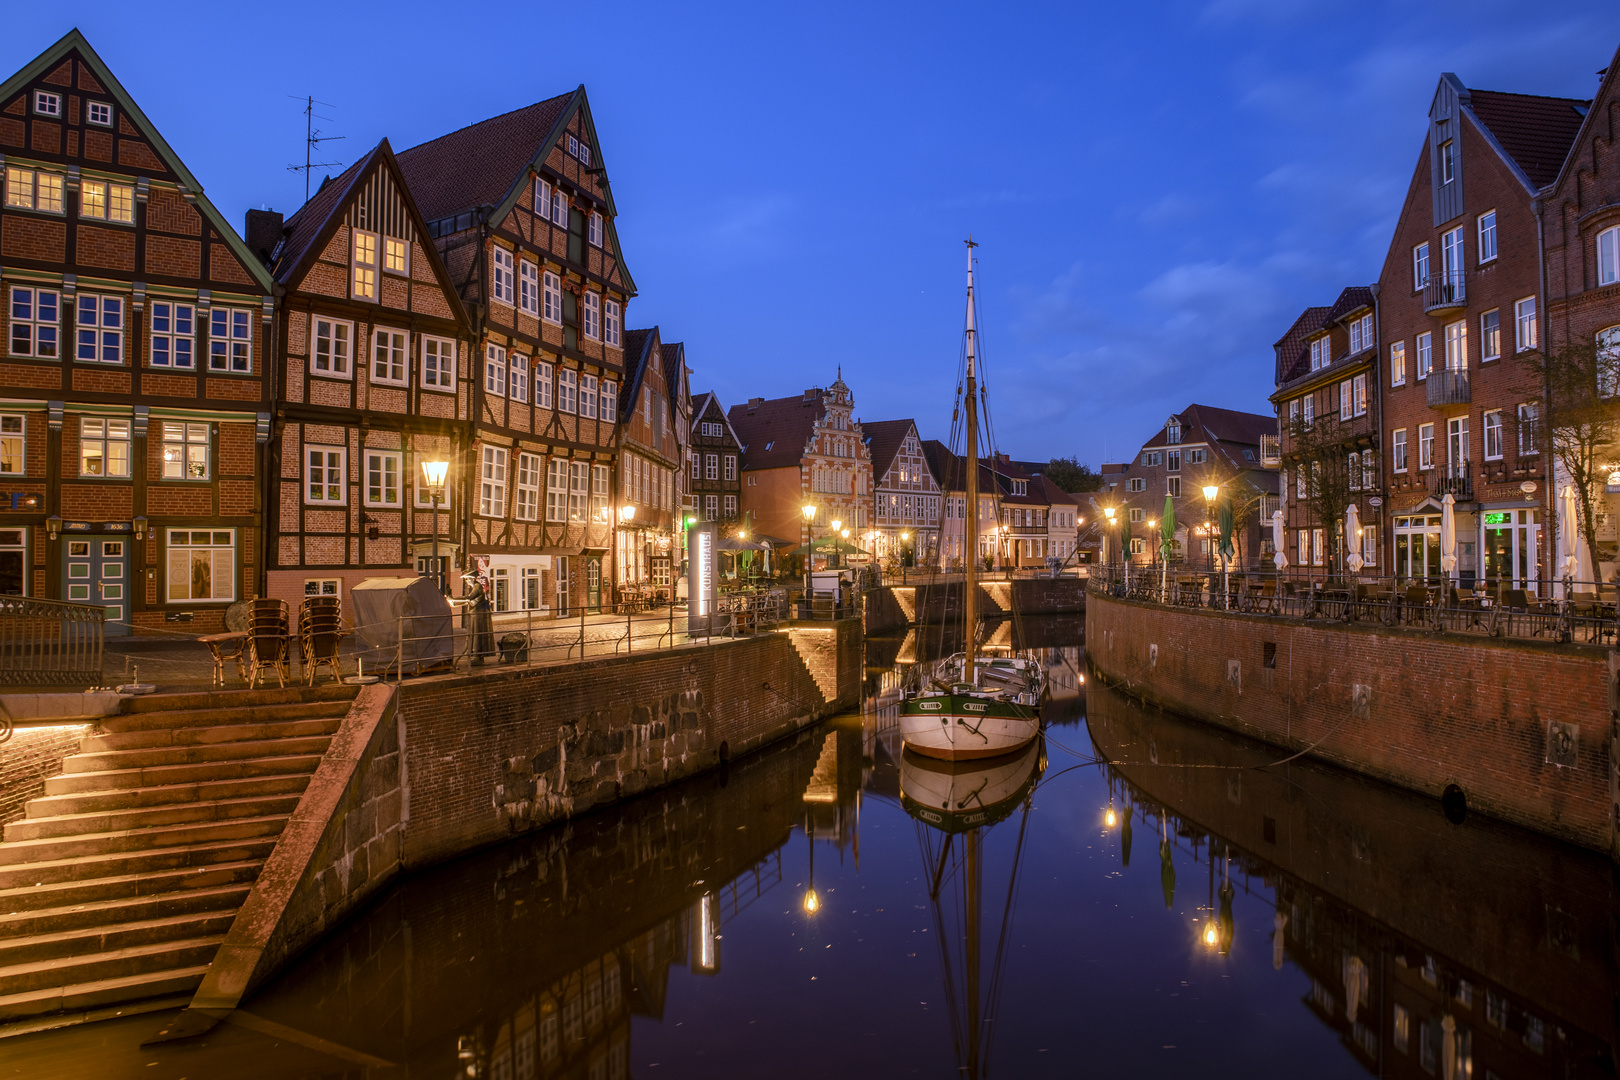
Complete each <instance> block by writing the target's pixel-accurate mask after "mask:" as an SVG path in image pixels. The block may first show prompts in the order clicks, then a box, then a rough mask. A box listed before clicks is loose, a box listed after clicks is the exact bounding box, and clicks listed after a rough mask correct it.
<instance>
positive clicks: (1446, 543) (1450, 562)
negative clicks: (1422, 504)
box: [1440, 491, 1457, 574]
mask: <svg viewBox="0 0 1620 1080" xmlns="http://www.w3.org/2000/svg"><path fill="white" fill-rule="evenodd" d="M1456 502H1457V496H1455V495H1453V494H1452V493H1451V492H1449V491H1448V492H1446V497H1445V498H1443V499H1441V500H1440V569H1441V570H1444V571H1445V572H1446V573H1448V574H1449V573H1451V572H1452V571H1453V570H1455V569H1457V515H1456V513H1455V512H1454V511H1453V510H1452V507H1453V506H1454V505H1456Z"/></svg>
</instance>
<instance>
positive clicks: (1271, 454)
mask: <svg viewBox="0 0 1620 1080" xmlns="http://www.w3.org/2000/svg"><path fill="white" fill-rule="evenodd" d="M1260 462H1261V464H1263V465H1281V464H1282V441H1281V440H1280V439H1279V438H1278V437H1277V436H1275V435H1262V436H1260Z"/></svg>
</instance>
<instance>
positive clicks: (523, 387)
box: [508, 356, 529, 402]
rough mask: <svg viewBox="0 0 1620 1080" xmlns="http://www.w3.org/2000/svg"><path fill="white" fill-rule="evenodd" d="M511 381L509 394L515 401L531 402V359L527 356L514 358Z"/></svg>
mask: <svg viewBox="0 0 1620 1080" xmlns="http://www.w3.org/2000/svg"><path fill="white" fill-rule="evenodd" d="M510 375H511V381H510V383H509V384H508V390H509V394H508V396H509V397H511V399H512V400H513V401H524V402H526V401H528V400H529V359H528V357H526V356H513V357H512V364H511V372H510Z"/></svg>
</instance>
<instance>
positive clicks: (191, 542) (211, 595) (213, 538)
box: [168, 529, 236, 604]
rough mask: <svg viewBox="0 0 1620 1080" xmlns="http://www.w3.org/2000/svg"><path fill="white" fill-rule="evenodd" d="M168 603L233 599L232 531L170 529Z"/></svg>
mask: <svg viewBox="0 0 1620 1080" xmlns="http://www.w3.org/2000/svg"><path fill="white" fill-rule="evenodd" d="M168 570H169V581H168V599H169V603H171V604H176V603H186V602H189V601H199V600H208V601H217V600H235V599H236V530H235V529H170V530H169V551H168Z"/></svg>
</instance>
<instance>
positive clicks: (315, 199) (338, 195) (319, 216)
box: [271, 139, 388, 285]
mask: <svg viewBox="0 0 1620 1080" xmlns="http://www.w3.org/2000/svg"><path fill="white" fill-rule="evenodd" d="M386 145H388V140H387V139H384V140H383V141H382V142H380V143H378V144H377V145H376V146H374V147H372V149H371V152H370V153H369V154H367V155H366V156H365V157H363V158H361V159H360V160H359V161H357V162H355V163H354V164H353V165H350V166H349V167H348V168H347V169H344V170H343V172H341V173H340V174H338V176H337V177H336V178H329V179H327V180H326V181H325V182H323V183H322V184H321V188H320V190H319V191H317V192H316V193H315V194H314V195H312V196H310V199H309V202H307V203H305V204H304V205H303V206H301V207H299V208H298V212H297V213H295V214H293V216H292V217H290V218H288V219H287V224H286V225H285V226H284V232H285V235H286V239H285V240H283V241H282V242H281V251H280V253H279V254H278V255H277V256H276V264H275V267H274V268H273V269H272V270H271V273H272V274H273V275H274V276H275V279H276V281H278V282H280V283H281V284H283V285H285V284H287V282H288V280H289V279H290V278H291V276H292V275H293V274H294V273H296V272H297V271H298V269H299V268H300V267H301V266H302V265H303V262H304V255H305V254H306V253H307V251H308V249H309V246H310V245H311V244H313V243H314V242H315V239H316V238H317V237H318V236H320V235H321V231H322V228H323V226H325V224H326V222H327V220H328V219H329V218H331V216H332V215H333V214H334V213H337V212H338V211H339V210H340V209H341V208H342V207H343V206H344V204H345V203H346V202H347V201H348V195H349V189H350V188H352V187H353V186H354V184H355V182H356V181H357V180H359V179H360V177H361V176H363V175H365V173H366V172H367V171H368V170H369V169H370V167H371V162H372V160H373V159H374V158H376V157H377V155H378V153H379V152H380V151H381V150H382V148H383V147H384V146H386Z"/></svg>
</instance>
